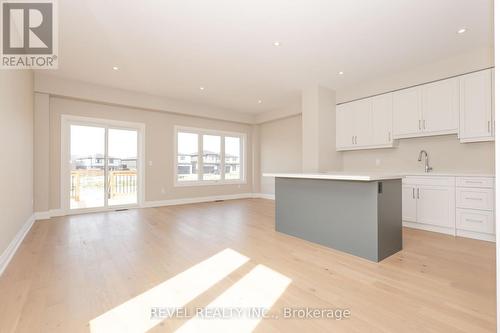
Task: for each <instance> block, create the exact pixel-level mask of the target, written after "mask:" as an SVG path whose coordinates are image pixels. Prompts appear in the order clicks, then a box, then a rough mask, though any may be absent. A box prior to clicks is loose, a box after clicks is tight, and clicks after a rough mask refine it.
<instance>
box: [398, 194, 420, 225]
mask: <svg viewBox="0 0 500 333" xmlns="http://www.w3.org/2000/svg"><path fill="white" fill-rule="evenodd" d="M416 191H417V189H416V188H415V186H412V185H403V187H402V190H401V193H402V195H403V221H409V222H417V197H416Z"/></svg>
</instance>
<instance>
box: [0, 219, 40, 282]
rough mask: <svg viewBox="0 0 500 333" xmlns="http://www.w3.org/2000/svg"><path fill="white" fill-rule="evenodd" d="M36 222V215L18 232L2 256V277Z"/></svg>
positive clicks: (0, 261)
mask: <svg viewBox="0 0 500 333" xmlns="http://www.w3.org/2000/svg"><path fill="white" fill-rule="evenodd" d="M34 222H35V215H34V214H33V215H31V216H30V217H29V218H28V220H27V221H26V222H25V223H24V224H23V226H22V227H21V229H20V230H19V231H18V232H17V234H16V236H15V237H14V239H13V240H12V241H11V242H10V244H9V246H7V248H6V249H5V251H3V253H2V255H1V256H0V275H2V273H3V272H4V271H5V269H6V268H7V265H9V262H10V261H11V260H12V257H14V254H15V253H16V251H17V249H18V248H19V245H21V243H22V242H23V239H24V237H26V234H28V231H30V229H31V227H32V226H33V223H34Z"/></svg>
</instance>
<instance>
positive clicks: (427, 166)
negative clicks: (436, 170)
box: [418, 150, 432, 172]
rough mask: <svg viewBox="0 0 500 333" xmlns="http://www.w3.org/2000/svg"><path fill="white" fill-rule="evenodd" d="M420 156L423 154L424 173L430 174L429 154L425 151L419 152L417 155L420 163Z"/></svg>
mask: <svg viewBox="0 0 500 333" xmlns="http://www.w3.org/2000/svg"><path fill="white" fill-rule="evenodd" d="M422 154H425V168H424V170H425V172H431V171H432V168H431V167H430V166H429V154H427V152H426V151H425V150H421V151H420V154H419V155H418V161H419V162H421V161H422Z"/></svg>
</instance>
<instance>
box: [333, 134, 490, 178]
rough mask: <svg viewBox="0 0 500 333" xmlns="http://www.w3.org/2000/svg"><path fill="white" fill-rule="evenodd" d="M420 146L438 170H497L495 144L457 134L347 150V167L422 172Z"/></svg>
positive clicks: (478, 171)
mask: <svg viewBox="0 0 500 333" xmlns="http://www.w3.org/2000/svg"><path fill="white" fill-rule="evenodd" d="M421 149H425V150H426V151H427V152H428V153H429V164H430V166H431V167H433V168H434V170H433V172H436V173H439V172H447V171H457V172H470V173H491V174H494V173H495V144H494V143H493V142H478V143H460V141H459V140H458V138H457V135H442V136H431V137H423V138H412V139H401V140H399V145H398V146H397V147H396V148H387V149H369V150H357V151H346V152H344V153H343V165H344V170H346V171H366V170H370V171H381V172H386V171H389V172H391V171H395V172H414V171H416V172H423V170H424V162H423V161H422V162H418V161H417V158H418V153H419V152H420V150H421Z"/></svg>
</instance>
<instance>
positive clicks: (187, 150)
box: [177, 132, 198, 181]
mask: <svg viewBox="0 0 500 333" xmlns="http://www.w3.org/2000/svg"><path fill="white" fill-rule="evenodd" d="M177 180H178V181H190V180H191V181H192V180H198V134H196V133H184V132H179V133H177Z"/></svg>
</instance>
